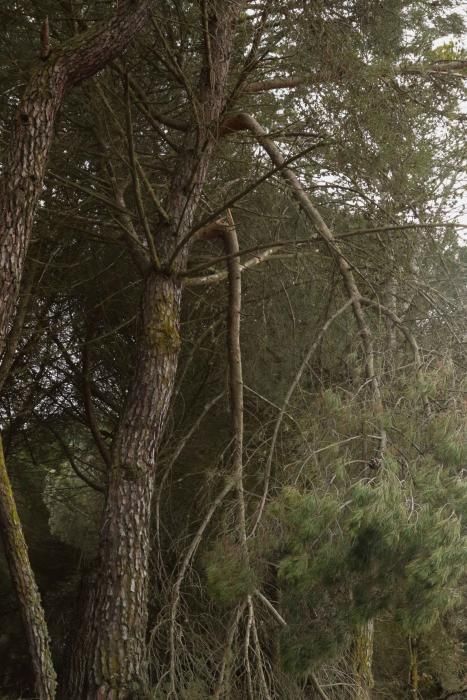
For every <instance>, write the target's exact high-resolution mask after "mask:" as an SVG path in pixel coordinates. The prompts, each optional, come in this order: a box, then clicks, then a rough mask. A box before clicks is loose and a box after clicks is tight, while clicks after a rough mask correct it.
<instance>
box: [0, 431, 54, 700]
mask: <svg viewBox="0 0 467 700" xmlns="http://www.w3.org/2000/svg"><path fill="white" fill-rule="evenodd" d="M0 528H1V532H2V540H3V544H4V547H5V554H6V559H7V562H8V566H9V568H10V572H11V576H12V579H13V586H14V588H15V592H16V596H17V598H18V600H19V608H20V611H21V616H22V618H23V624H24V628H25V630H26V635H27V640H28V646H29V652H30V654H31V660H32V666H33V673H34V678H35V688H36V694H37V697H38V698H40V700H50V699H51V698H54V697H55V687H56V676H55V671H54V667H53V662H52V656H51V654H50V648H49V636H48V631H47V625H46V622H45V618H44V611H43V609H42V603H41V597H40V593H39V590H38V588H37V585H36V580H35V578H34V573H33V571H32V569H31V564H30V561H29V555H28V548H27V545H26V540H25V539H24V534H23V530H22V528H21V523H20V520H19V516H18V511H17V510H16V504H15V499H14V496H13V492H12V489H11V484H10V481H9V478H8V474H7V471H6V465H5V458H4V454H3V445H2V440H1V438H0Z"/></svg>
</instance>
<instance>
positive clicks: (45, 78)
mask: <svg viewBox="0 0 467 700" xmlns="http://www.w3.org/2000/svg"><path fill="white" fill-rule="evenodd" d="M148 7H149V0H140V2H135V1H134V0H128V2H126V3H123V4H122V5H121V8H120V11H119V12H118V13H117V15H116V16H115V17H114V18H113V19H112V20H110V22H108V23H107V24H105V25H103V26H100V27H98V28H97V29H94V30H92V31H91V32H86V33H85V34H83V35H79V36H78V37H76V38H74V39H73V40H72V41H70V42H69V43H68V44H65V45H63V46H62V47H60V48H57V49H54V50H51V48H50V46H49V41H48V26H47V25H44V28H43V33H42V51H41V59H40V60H38V64H37V66H36V69H35V71H34V72H33V74H32V77H31V80H30V82H29V84H28V86H27V88H26V91H25V93H24V95H23V98H22V100H21V102H20V104H19V107H18V110H17V114H16V119H15V123H14V127H13V132H12V136H11V140H10V144H9V151H8V154H7V159H6V163H5V170H4V173H3V176H2V178H1V181H0V355H1V354H2V353H3V351H4V349H5V345H6V338H7V335H8V332H9V329H10V327H11V324H12V321H13V317H14V313H15V309H16V306H17V303H18V298H19V292H20V284H21V277H22V274H23V270H24V266H25V260H26V255H27V250H28V247H29V241H30V238H31V230H32V225H33V220H34V215H35V212H36V209H37V203H38V200H39V196H40V194H41V192H42V187H43V182H44V175H45V169H46V165H47V159H48V155H49V151H50V148H51V145H52V141H53V137H54V127H55V122H56V119H57V114H58V111H59V108H60V106H61V104H62V102H63V98H64V96H65V93H66V91H67V90H68V89H70V88H72V87H73V86H74V85H76V84H77V83H79V82H81V81H82V80H85V79H86V78H89V77H91V76H92V75H94V74H95V73H96V72H97V71H99V70H100V69H101V68H103V67H104V66H105V65H106V64H107V63H108V62H109V61H111V60H112V59H114V58H116V57H117V56H118V55H119V54H120V53H121V52H122V51H123V49H124V48H125V47H126V46H127V44H128V43H129V41H130V40H131V39H132V38H133V37H134V36H135V34H136V33H137V32H138V31H139V30H140V29H141V27H142V26H143V24H144V20H145V17H146V14H147V10H148ZM0 477H1V479H0V480H1V488H0V519H1V522H0V524H1V528H2V536H3V542H4V546H5V551H6V557H7V561H8V564H9V569H10V574H11V577H12V581H13V585H14V587H15V592H16V596H17V598H18V602H19V607H20V610H21V615H22V619H23V622H24V625H25V631H26V637H27V640H28V644H29V650H30V654H31V658H32V661H33V669H34V683H35V688H36V694H37V696H38V697H39V698H40V699H41V700H51V699H52V698H54V696H55V675H54V672H53V667H52V660H51V655H50V650H49V645H48V632H47V626H46V622H45V617H44V613H43V610H42V605H41V601H40V596H39V592H38V589H37V585H36V583H35V579H34V574H33V572H32V569H31V565H30V562H29V558H28V553H27V547H26V544H25V540H24V536H23V533H22V530H21V524H20V521H19V518H18V514H17V512H16V507H15V502H14V498H13V492H12V489H11V484H10V482H9V479H8V473H7V471H6V468H5V463H4V460H3V455H2V457H1V460H0Z"/></svg>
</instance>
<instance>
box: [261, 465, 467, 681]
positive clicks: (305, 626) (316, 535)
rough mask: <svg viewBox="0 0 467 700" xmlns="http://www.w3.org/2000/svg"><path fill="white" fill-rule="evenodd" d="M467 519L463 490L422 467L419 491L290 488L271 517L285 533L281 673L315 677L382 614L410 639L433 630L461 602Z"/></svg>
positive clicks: (361, 486) (385, 483)
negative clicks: (320, 667)
mask: <svg viewBox="0 0 467 700" xmlns="http://www.w3.org/2000/svg"><path fill="white" fill-rule="evenodd" d="M437 482H438V483H439V490H440V492H439V493H437V492H435V493H434V492H433V485H436V483H437ZM428 485H429V488H428V489H427V486H428ZM439 501H443V502H444V504H446V503H449V505H444V507H439ZM466 512H467V487H466V485H465V484H462V483H461V482H460V480H458V479H453V478H450V477H448V476H446V475H445V474H442V475H441V474H440V472H439V470H437V468H431V469H426V470H425V474H424V478H423V479H421V480H420V483H418V481H417V487H416V488H415V487H414V485H412V486H409V484H407V483H404V482H401V481H400V479H399V478H398V477H397V476H396V475H392V476H391V474H386V475H385V478H384V480H381V481H380V482H379V483H377V484H376V485H374V484H372V483H367V482H360V483H357V484H356V485H355V486H353V487H351V488H350V490H349V491H348V492H347V493H345V494H339V493H337V492H328V493H323V494H319V495H318V494H316V493H315V494H309V493H302V492H300V491H299V490H298V489H291V488H287V489H285V490H284V491H283V492H282V493H281V495H280V496H279V497H278V498H277V499H276V501H275V502H274V503H273V504H272V505H271V507H270V510H269V515H270V517H271V518H272V519H273V520H278V521H279V522H280V530H281V532H282V533H283V534H282V539H281V541H280V542H279V543H278V546H277V549H276V556H278V576H279V581H280V585H281V591H282V601H283V606H284V610H285V611H286V618H287V619H288V621H289V624H288V628H286V629H285V630H284V632H283V637H282V650H283V661H284V665H285V667H286V668H287V669H288V670H289V671H291V672H294V673H303V672H306V671H307V670H310V668H313V667H314V666H315V665H316V664H319V663H320V662H322V661H323V660H324V659H327V658H330V657H332V656H334V655H336V654H337V653H338V652H339V651H340V650H341V649H342V647H343V646H345V644H346V642H347V641H348V640H349V639H350V637H351V633H352V630H355V629H356V627H357V626H358V625H360V624H362V623H363V622H365V621H367V620H369V619H372V618H374V617H375V616H376V615H378V614H382V613H384V612H390V613H391V615H393V616H394V619H396V620H397V621H398V623H399V624H400V625H401V627H402V629H404V630H405V632H406V634H410V635H417V634H420V633H422V632H425V631H426V630H429V629H430V628H431V627H432V626H433V625H434V624H435V623H436V621H437V620H439V619H440V616H442V615H443V614H444V612H445V611H446V610H448V609H449V608H450V607H453V606H455V605H456V603H457V602H458V601H459V599H458V597H457V596H456V595H455V593H454V591H455V589H456V585H457V582H458V581H459V580H460V577H461V576H462V574H463V572H464V571H465V566H466V565H467V532H466V531H465V529H464V530H463V529H462V518H463V516H465V513H466ZM276 527H277V526H276ZM305 610H307V611H308V612H307V613H306V614H305V612H304V611H305Z"/></svg>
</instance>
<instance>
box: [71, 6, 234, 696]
mask: <svg viewBox="0 0 467 700" xmlns="http://www.w3.org/2000/svg"><path fill="white" fill-rule="evenodd" d="M240 8H241V3H239V2H237V0H216V1H215V2H212V3H210V4H209V5H208V7H207V18H206V19H207V37H206V43H207V47H206V54H205V56H204V61H203V65H202V67H201V70H200V76H199V83H198V87H197V103H198V109H197V112H198V115H197V116H198V120H197V121H196V120H193V124H192V125H191V126H190V127H189V128H188V130H187V131H186V133H185V137H184V143H183V146H182V148H181V150H180V155H179V157H178V159H177V163H176V165H175V168H174V174H173V177H172V181H171V184H170V189H169V193H168V196H167V204H166V207H165V209H166V212H167V215H168V217H167V220H166V221H165V222H161V223H160V225H159V227H158V228H157V230H156V233H155V236H154V247H155V248H156V249H157V261H160V265H161V268H160V269H157V265H155V261H154V260H152V261H151V260H150V255H149V251H148V260H147V268H148V272H147V276H146V280H145V284H144V289H143V295H142V302H141V313H140V323H139V327H140V329H141V331H140V337H139V340H138V356H137V364H136V370H135V375H134V377H133V379H132V381H131V386H130V388H129V392H128V396H127V400H126V404H125V407H124V409H123V411H122V416H121V420H120V424H119V428H118V431H117V434H116V436H115V438H114V443H113V446H112V469H111V474H110V480H109V487H108V493H107V498H106V504H105V508H104V514H103V522H102V529H101V534H100V553H99V562H98V565H97V572H96V576H95V578H94V583H93V585H92V586H91V587H90V590H89V594H88V596H87V600H86V603H85V606H84V611H83V614H82V621H81V625H80V627H79V629H78V631H77V635H76V638H75V640H74V642H73V643H72V644H71V648H70V657H69V658H70V660H69V665H68V670H67V674H66V678H64V680H63V684H62V686H61V690H60V692H61V697H63V698H66V699H67V700H84V699H87V700H127V699H128V700H129V698H138V699H140V700H142V698H144V697H146V696H147V695H148V687H147V686H148V682H147V681H148V679H147V664H146V661H147V659H146V653H147V649H146V625H147V594H148V555H149V541H150V519H151V500H152V495H153V489H154V480H155V475H156V469H157V453H158V448H159V445H160V440H161V437H162V433H163V430H164V426H165V423H166V421H167V417H168V412H169V407H170V400H171V396H172V392H173V388H174V384H175V373H176V368H177V360H178V355H179V347H180V340H179V322H180V303H181V287H180V282H179V273H180V272H183V271H184V269H185V267H186V260H187V256H188V249H189V245H190V242H191V240H192V236H191V233H190V232H191V230H192V227H193V223H194V216H195V211H196V208H197V206H198V203H199V200H200V197H201V194H202V192H203V188H204V185H205V182H206V178H207V173H208V167H209V163H210V159H211V155H212V152H213V149H214V147H215V144H216V137H217V135H218V134H219V123H220V121H221V119H222V116H223V110H224V108H225V104H226V98H227V79H228V75H229V68H230V58H231V51H232V42H233V37H234V23H235V21H236V18H237V16H238V13H239V12H240ZM208 48H209V50H208ZM155 267H156V269H155Z"/></svg>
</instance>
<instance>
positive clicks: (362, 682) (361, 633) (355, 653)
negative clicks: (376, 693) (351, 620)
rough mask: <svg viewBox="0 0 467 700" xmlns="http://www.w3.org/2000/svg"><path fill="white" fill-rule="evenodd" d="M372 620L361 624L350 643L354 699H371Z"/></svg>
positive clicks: (372, 682) (372, 683) (372, 684)
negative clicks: (351, 643)
mask: <svg viewBox="0 0 467 700" xmlns="http://www.w3.org/2000/svg"><path fill="white" fill-rule="evenodd" d="M373 627H374V625H373V620H369V621H368V622H367V623H366V624H364V625H361V627H360V628H359V630H358V631H357V633H356V634H355V637H354V640H353V645H352V657H353V677H354V682H355V700H371V690H372V688H373V686H374V681H373V673H372V664H373Z"/></svg>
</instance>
